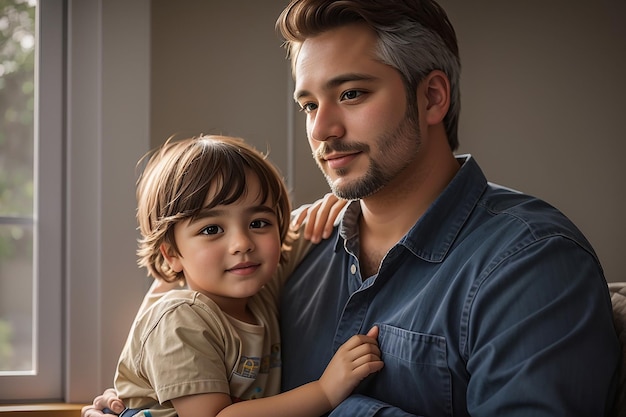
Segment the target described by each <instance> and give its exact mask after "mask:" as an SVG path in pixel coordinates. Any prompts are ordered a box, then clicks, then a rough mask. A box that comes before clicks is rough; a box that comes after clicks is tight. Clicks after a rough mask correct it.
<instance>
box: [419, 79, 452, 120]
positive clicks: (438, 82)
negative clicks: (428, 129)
mask: <svg viewBox="0 0 626 417" xmlns="http://www.w3.org/2000/svg"><path fill="white" fill-rule="evenodd" d="M421 84H422V85H423V86H424V91H423V93H424V95H425V97H426V108H425V117H426V123H427V124H428V125H436V124H438V123H441V122H442V121H443V119H444V117H446V114H448V110H449V109H450V80H449V79H448V76H447V75H446V74H444V73H443V72H442V71H439V70H434V71H431V72H430V73H429V74H428V75H427V76H426V78H425V79H424V80H423V81H422V83H421Z"/></svg>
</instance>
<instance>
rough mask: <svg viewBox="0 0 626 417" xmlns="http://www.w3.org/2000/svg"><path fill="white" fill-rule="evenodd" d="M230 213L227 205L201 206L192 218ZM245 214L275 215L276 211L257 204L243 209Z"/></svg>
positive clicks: (200, 218)
mask: <svg viewBox="0 0 626 417" xmlns="http://www.w3.org/2000/svg"><path fill="white" fill-rule="evenodd" d="M229 214H230V211H229V210H228V206H221V207H220V208H215V207H212V208H208V207H203V208H202V209H201V210H200V211H199V212H198V214H196V215H195V216H194V218H195V219H196V221H197V220H202V219H205V218H207V217H222V216H228V215H229ZM245 214H248V215H252V214H271V215H275V214H276V211H275V210H274V209H273V208H271V207H269V206H266V205H263V204H261V205H258V206H251V207H248V208H247V209H246V210H245Z"/></svg>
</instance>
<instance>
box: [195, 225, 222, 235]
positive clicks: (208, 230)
mask: <svg viewBox="0 0 626 417" xmlns="http://www.w3.org/2000/svg"><path fill="white" fill-rule="evenodd" d="M223 231H224V230H223V229H222V228H221V227H219V226H215V225H212V226H207V227H205V228H204V229H202V230H201V231H200V234H203V235H216V234H218V233H221V232H223Z"/></svg>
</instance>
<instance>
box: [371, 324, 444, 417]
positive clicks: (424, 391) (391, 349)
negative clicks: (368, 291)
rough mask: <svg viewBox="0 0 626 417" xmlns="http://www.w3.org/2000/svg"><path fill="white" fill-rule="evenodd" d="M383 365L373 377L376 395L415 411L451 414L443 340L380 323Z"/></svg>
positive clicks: (419, 413)
mask: <svg viewBox="0 0 626 417" xmlns="http://www.w3.org/2000/svg"><path fill="white" fill-rule="evenodd" d="M378 326H379V329H380V331H379V336H378V343H379V346H380V350H381V354H382V360H383V362H384V363H385V366H384V368H383V369H382V370H381V371H380V372H379V373H378V374H376V376H375V377H374V378H372V380H371V382H370V383H373V384H374V386H375V387H371V386H370V387H369V388H370V389H371V388H374V392H372V393H371V394H373V395H374V396H375V397H376V398H378V399H380V400H382V401H384V402H386V403H388V404H392V405H394V406H397V407H399V408H401V409H403V410H404V411H406V412H409V413H412V414H417V415H425V416H430V415H438V416H451V415H452V382H451V376H450V372H449V370H448V363H447V355H446V340H445V338H444V337H442V336H435V335H431V334H425V333H418V332H414V331H409V330H405V329H401V328H399V327H395V326H391V325H387V324H379V325H378Z"/></svg>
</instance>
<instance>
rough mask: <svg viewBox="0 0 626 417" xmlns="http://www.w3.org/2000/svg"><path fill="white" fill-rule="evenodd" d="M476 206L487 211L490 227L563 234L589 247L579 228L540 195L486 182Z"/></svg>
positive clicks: (537, 236)
mask: <svg viewBox="0 0 626 417" xmlns="http://www.w3.org/2000/svg"><path fill="white" fill-rule="evenodd" d="M478 206H479V207H482V208H483V209H484V210H486V211H487V213H488V215H489V216H490V217H491V219H490V222H492V223H493V226H494V227H496V228H497V227H500V228H503V230H504V231H505V232H507V233H509V234H511V233H513V232H514V231H515V230H517V231H518V232H520V233H521V232H523V233H526V234H528V235H529V236H531V237H533V238H534V239H537V240H540V239H545V238H550V237H564V238H567V239H570V240H573V241H576V242H577V243H578V244H579V245H581V246H584V247H587V248H590V244H589V242H588V241H587V239H586V238H585V236H584V235H583V233H582V232H581V231H580V229H579V228H578V227H577V226H576V225H575V224H574V223H573V222H572V221H571V220H570V219H569V218H568V217H567V216H566V215H565V214H564V213H562V212H561V211H560V210H559V209H558V208H556V207H554V206H553V205H551V204H550V203H548V202H546V201H544V200H542V199H540V198H537V197H534V196H532V195H528V194H524V193H521V192H518V191H516V190H513V189H510V188H506V187H502V186H499V185H496V184H489V187H488V189H487V191H486V192H485V193H484V195H483V198H481V200H480V201H479V202H478Z"/></svg>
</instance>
